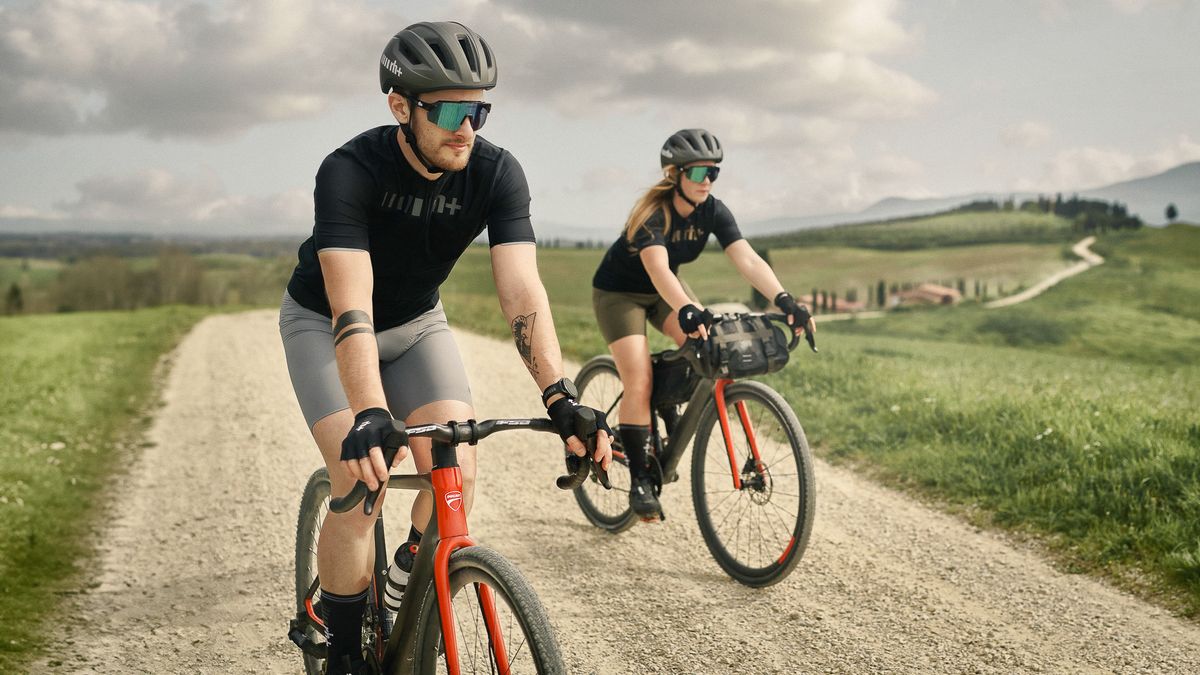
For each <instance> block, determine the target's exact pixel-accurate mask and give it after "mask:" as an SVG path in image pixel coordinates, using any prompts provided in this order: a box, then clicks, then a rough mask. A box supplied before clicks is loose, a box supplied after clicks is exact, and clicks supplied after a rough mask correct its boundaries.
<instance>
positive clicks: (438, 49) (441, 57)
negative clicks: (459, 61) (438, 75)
mask: <svg viewBox="0 0 1200 675" xmlns="http://www.w3.org/2000/svg"><path fill="white" fill-rule="evenodd" d="M429 48H430V49H432V50H433V54H434V56H437V57H438V61H441V62H442V67H443V68H453V67H454V65H453V64H451V63H450V59H449V58H448V57H447V56H446V52H445V51H444V50H443V49H442V46H441V45H440V44H436V43H431V44H430V45H429Z"/></svg>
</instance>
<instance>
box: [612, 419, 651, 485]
mask: <svg viewBox="0 0 1200 675" xmlns="http://www.w3.org/2000/svg"><path fill="white" fill-rule="evenodd" d="M617 434H618V435H620V437H621V447H622V448H624V450H625V457H626V459H628V460H629V474H630V475H631V476H633V477H634V478H641V477H643V476H645V475H646V446H648V445H649V444H650V427H649V426H637V425H633V424H622V425H621V426H620V427H619V428H618V429H617Z"/></svg>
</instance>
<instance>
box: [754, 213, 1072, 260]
mask: <svg viewBox="0 0 1200 675" xmlns="http://www.w3.org/2000/svg"><path fill="white" fill-rule="evenodd" d="M1072 237H1075V238H1078V236H1077V235H1075V234H1074V233H1072V232H1071V221H1069V220H1067V219H1066V218H1063V217H1061V216H1056V215H1054V214H1047V213H1027V212H1021V211H984V212H965V213H964V212H959V213H943V214H940V215H933V216H923V217H919V218H903V219H899V220H890V221H887V222H881V223H864V224H862V225H842V226H838V227H827V228H821V229H816V230H800V231H797V232H791V233H788V234H780V235H775V236H771V237H763V238H762V239H761V243H762V244H763V245H767V246H769V247H771V248H777V247H785V246H822V245H835V246H853V247H861V248H873V249H885V250H906V249H916V248H938V247H945V246H968V245H975V244H998V243H1013V242H1026V243H1030V242H1033V243H1054V242H1063V241H1068V240H1070V239H1071V238H1072Z"/></svg>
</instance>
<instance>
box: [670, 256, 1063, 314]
mask: <svg viewBox="0 0 1200 675" xmlns="http://www.w3.org/2000/svg"><path fill="white" fill-rule="evenodd" d="M712 253H715V252H712V251H710V252H709V254H708V255H702V256H700V258H699V259H698V260H696V261H695V262H694V263H691V264H688V265H685V266H684V267H682V268H681V269H680V274H681V276H682V277H683V278H684V279H685V280H686V281H687V283H688V285H689V286H691V287H692V290H694V291H695V292H696V295H697V296H698V297H699V298H700V300H701V301H704V302H717V301H729V300H737V301H742V302H745V301H746V300H748V299H749V297H750V285H749V284H748V283H746V281H744V280H743V279H742V278H741V277H740V276H738V274H737V271H736V270H734V268H733V265H732V264H731V263H730V262H729V259H728V258H726V257H725V256H723V255H712ZM770 257H771V265H772V267H774V268H775V273H776V274H777V275H778V276H779V280H780V282H781V283H782V284H783V286H784V288H787V289H789V290H791V291H792V293H794V294H797V295H800V294H806V293H809V292H810V291H811V290H812V289H814V288H817V289H822V290H827V291H832V292H836V293H838V295H839V297H840V298H842V299H845V298H846V295H845V293H846V291H848V290H851V289H854V290H857V292H858V297H859V300H860V301H862V300H863V299H865V298H866V296H867V293H872V294H873V293H874V291H875V286H876V284H877V283H878V282H879V281H881V280H882V281H884V282H886V283H887V284H888V285H890V284H892V283H907V282H912V283H920V282H924V281H934V282H938V281H947V282H949V283H951V284H955V283H956V282H957V280H959V279H963V280H964V281H965V282H966V286H967V292H968V293H971V292H973V290H974V286H973V282H974V281H975V280H979V281H981V282H987V283H988V285H989V288H990V289H991V290H992V292H995V290H996V289H997V288H999V287H1000V286H1003V287H1004V288H1005V291H1006V292H1014V291H1016V290H1017V289H1018V288H1022V287H1026V286H1032V285H1033V284H1034V283H1036V282H1037V281H1039V280H1041V279H1043V278H1045V277H1047V276H1049V275H1050V274H1053V273H1054V272H1057V271H1058V270H1060V269H1062V268H1063V267H1066V266H1067V265H1068V264H1070V263H1071V262H1074V261H1075V260H1076V258H1075V256H1074V255H1072V254H1071V253H1070V248H1069V247H1068V246H1065V245H1063V244H1021V243H1017V244H990V245H981V246H962V247H955V248H945V249H920V250H913V251H876V250H870V249H865V248H849V247H844V246H811V247H808V246H806V247H802V248H780V249H772V250H771V251H770ZM1068 258H1069V260H1068Z"/></svg>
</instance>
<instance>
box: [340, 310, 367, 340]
mask: <svg viewBox="0 0 1200 675" xmlns="http://www.w3.org/2000/svg"><path fill="white" fill-rule="evenodd" d="M351 326H354V327H353V328H351ZM347 329H349V330H347ZM374 332H375V326H374V324H372V323H371V316H370V315H369V314H367V313H366V312H364V311H362V310H361V309H351V310H347V311H345V312H342V314H341V315H340V316H339V317H338V318H337V321H335V322H334V324H333V334H334V336H335V337H334V340H333V346H334V347H337V346H338V345H340V344H341V343H342V340H345V339H346V338H348V337H350V336H351V335H356V334H358V333H374Z"/></svg>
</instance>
